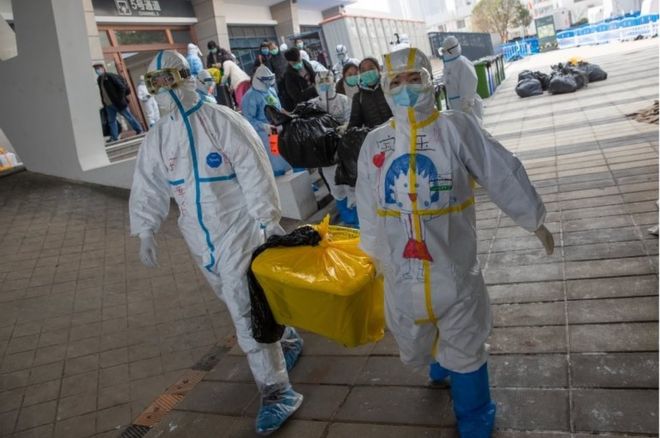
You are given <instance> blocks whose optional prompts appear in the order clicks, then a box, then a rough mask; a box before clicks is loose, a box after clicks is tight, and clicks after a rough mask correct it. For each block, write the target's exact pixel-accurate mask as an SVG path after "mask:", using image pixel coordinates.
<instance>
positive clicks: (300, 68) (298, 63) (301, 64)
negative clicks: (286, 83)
mask: <svg viewBox="0 0 660 438" xmlns="http://www.w3.org/2000/svg"><path fill="white" fill-rule="evenodd" d="M291 67H293V69H294V70H297V71H300V70H302V68H303V63H302V61H300V62H296V63H295V64H291Z"/></svg>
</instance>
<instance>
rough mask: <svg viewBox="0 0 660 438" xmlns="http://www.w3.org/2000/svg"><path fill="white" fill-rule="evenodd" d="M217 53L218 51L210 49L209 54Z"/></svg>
mask: <svg viewBox="0 0 660 438" xmlns="http://www.w3.org/2000/svg"><path fill="white" fill-rule="evenodd" d="M217 51H218V49H209V52H211V53H216V52H217Z"/></svg>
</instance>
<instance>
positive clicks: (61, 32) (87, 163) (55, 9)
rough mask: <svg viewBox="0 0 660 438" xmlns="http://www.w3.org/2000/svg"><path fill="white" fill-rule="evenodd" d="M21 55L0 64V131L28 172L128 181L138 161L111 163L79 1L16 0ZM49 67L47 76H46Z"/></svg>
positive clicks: (110, 182)
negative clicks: (102, 127) (0, 85)
mask: <svg viewBox="0 0 660 438" xmlns="http://www.w3.org/2000/svg"><path fill="white" fill-rule="evenodd" d="M13 12H14V23H16V42H17V46H18V55H17V56H16V57H14V58H12V59H10V60H8V61H4V62H2V63H0V83H3V84H11V86H5V87H0V102H3V104H2V105H0V128H1V129H2V130H3V131H4V133H5V134H6V135H7V137H8V138H9V140H10V141H11V143H12V145H13V147H14V149H15V150H16V152H17V153H18V155H19V156H20V157H21V159H22V160H23V163H24V164H25V166H26V167H27V169H28V170H31V171H35V172H40V173H45V174H48V175H55V176H60V177H64V178H69V179H73V180H81V181H88V182H94V183H99V184H104V185H111V186H117V187H127V186H130V184H131V181H132V175H133V168H134V166H135V160H126V161H124V162H120V163H116V164H110V162H109V160H108V155H107V153H106V151H105V142H104V140H103V137H102V132H101V121H100V118H99V108H100V107H101V99H100V97H99V92H98V87H97V85H96V77H95V74H94V70H93V69H92V59H91V56H90V45H89V39H88V35H87V28H86V24H85V11H84V8H83V1H82V0H14V1H13ZM44 66H46V67H45V68H46V70H47V74H44Z"/></svg>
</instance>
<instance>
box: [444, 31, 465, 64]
mask: <svg viewBox="0 0 660 438" xmlns="http://www.w3.org/2000/svg"><path fill="white" fill-rule="evenodd" d="M462 53H463V50H462V48H461V44H460V43H459V42H458V39H456V37H455V36H453V35H449V36H448V37H447V38H445V39H444V41H443V42H442V60H443V61H445V62H447V61H450V60H452V59H455V58H457V57H459V56H461V54H462Z"/></svg>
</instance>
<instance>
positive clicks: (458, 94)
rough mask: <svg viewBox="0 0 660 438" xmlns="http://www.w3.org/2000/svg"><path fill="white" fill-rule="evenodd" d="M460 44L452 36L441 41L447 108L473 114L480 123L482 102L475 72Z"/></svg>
mask: <svg viewBox="0 0 660 438" xmlns="http://www.w3.org/2000/svg"><path fill="white" fill-rule="evenodd" d="M461 53H462V50H461V45H460V44H459V42H458V40H457V39H456V37H454V36H451V35H450V36H448V37H447V38H445V39H444V41H443V42H442V62H443V65H444V71H443V73H442V81H443V82H444V83H445V88H446V89H447V100H448V102H449V109H453V110H458V111H463V112H466V113H469V114H473V115H474V116H475V117H476V118H477V120H479V122H480V123H481V120H482V118H483V102H482V100H481V97H480V96H479V95H478V94H477V72H476V71H475V70H474V65H473V64H472V62H471V61H470V60H469V59H467V58H466V57H465V56H463V55H462V54H461Z"/></svg>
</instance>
